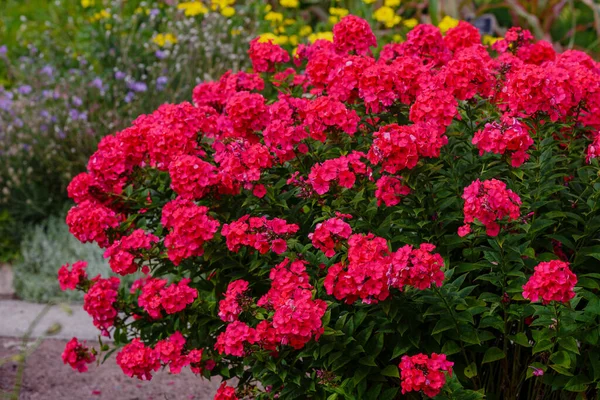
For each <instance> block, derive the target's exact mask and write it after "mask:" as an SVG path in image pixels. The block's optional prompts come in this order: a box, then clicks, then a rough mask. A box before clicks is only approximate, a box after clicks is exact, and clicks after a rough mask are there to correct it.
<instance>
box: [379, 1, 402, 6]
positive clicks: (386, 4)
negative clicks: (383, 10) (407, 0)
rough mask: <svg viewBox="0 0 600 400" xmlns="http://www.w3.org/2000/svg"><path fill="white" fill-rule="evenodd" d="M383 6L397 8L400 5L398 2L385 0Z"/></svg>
mask: <svg viewBox="0 0 600 400" xmlns="http://www.w3.org/2000/svg"><path fill="white" fill-rule="evenodd" d="M383 5H384V6H386V7H398V6H399V5H400V0H385V2H384V3H383Z"/></svg>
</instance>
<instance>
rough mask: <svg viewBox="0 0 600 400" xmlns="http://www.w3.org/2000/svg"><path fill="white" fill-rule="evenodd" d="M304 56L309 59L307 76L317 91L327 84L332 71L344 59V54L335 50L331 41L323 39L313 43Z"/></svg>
mask: <svg viewBox="0 0 600 400" xmlns="http://www.w3.org/2000/svg"><path fill="white" fill-rule="evenodd" d="M300 46H302V45H300ZM299 49H300V48H299ZM304 57H306V58H307V59H308V62H307V63H306V76H307V77H308V80H309V82H310V84H311V85H312V86H313V87H314V88H315V91H316V92H317V93H319V91H320V90H322V89H324V88H325V87H326V86H327V84H328V83H329V80H330V75H331V73H332V71H336V70H337V68H338V67H339V66H340V65H342V63H343V60H344V57H343V56H342V55H340V54H337V53H336V52H335V49H334V48H333V44H332V43H331V42H328V41H322V40H317V41H316V42H315V43H313V45H312V46H310V47H309V48H308V49H307V50H306V54H305V55H304Z"/></svg>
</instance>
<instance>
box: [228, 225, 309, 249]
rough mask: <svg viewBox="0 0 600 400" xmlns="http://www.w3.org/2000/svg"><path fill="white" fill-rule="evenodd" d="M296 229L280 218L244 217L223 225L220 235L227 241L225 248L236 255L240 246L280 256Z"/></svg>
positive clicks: (296, 227) (297, 227)
mask: <svg viewBox="0 0 600 400" xmlns="http://www.w3.org/2000/svg"><path fill="white" fill-rule="evenodd" d="M298 229H300V227H299V226H298V225H296V224H288V223H287V222H286V221H285V220H283V219H281V218H274V219H267V218H265V217H251V216H250V215H244V216H243V217H241V218H240V219H238V220H236V221H233V222H231V223H230V224H224V225H223V229H222V230H221V234H222V235H223V236H225V238H226V239H227V248H228V249H229V250H231V251H233V252H236V253H237V252H238V251H239V250H240V247H241V246H249V247H252V248H254V249H256V250H258V252H259V253H260V254H266V253H267V252H268V251H269V249H270V250H272V251H273V252H274V253H276V254H282V253H284V252H285V251H286V250H287V241H286V239H287V238H288V237H290V236H292V235H293V234H294V233H296V232H298Z"/></svg>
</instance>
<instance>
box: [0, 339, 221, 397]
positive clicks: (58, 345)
mask: <svg viewBox="0 0 600 400" xmlns="http://www.w3.org/2000/svg"><path fill="white" fill-rule="evenodd" d="M66 343H67V341H65V340H56V339H44V340H43V341H42V342H41V344H40V345H39V347H37V348H36V349H35V350H34V351H33V353H31V354H30V356H29V357H28V358H27V361H26V364H25V365H26V366H25V373H24V379H23V385H22V389H21V396H20V400H103V399H107V400H210V399H212V398H213V396H214V394H215V392H216V390H217V388H218V386H219V383H220V382H219V380H218V379H214V380H213V381H207V380H203V379H200V378H198V377H197V376H195V375H193V374H192V373H191V372H190V371H189V370H184V371H183V372H182V373H181V374H180V375H170V374H169V373H168V372H167V371H159V372H157V373H156V374H155V375H154V378H153V379H152V380H151V381H149V382H143V381H140V380H138V379H135V378H134V379H132V378H129V377H128V376H125V375H124V374H123V372H122V371H121V369H120V368H119V366H117V365H116V363H115V359H114V355H113V356H112V357H111V358H109V359H108V360H107V361H106V362H105V363H104V364H103V365H100V366H96V365H95V364H92V365H90V366H89V367H90V369H89V371H88V372H85V373H78V372H77V371H74V370H72V369H71V367H69V366H68V365H64V364H63V362H62V359H61V354H62V351H63V349H64V347H65V344H66ZM19 346H20V340H19V339H15V338H5V337H0V389H2V393H5V392H6V391H8V390H11V389H12V387H13V385H14V382H15V377H16V374H17V363H16V362H14V361H9V362H7V363H4V364H2V361H1V360H3V359H5V358H7V357H11V356H12V355H14V354H16V353H18V352H19V349H20V347H19ZM2 398H4V397H2Z"/></svg>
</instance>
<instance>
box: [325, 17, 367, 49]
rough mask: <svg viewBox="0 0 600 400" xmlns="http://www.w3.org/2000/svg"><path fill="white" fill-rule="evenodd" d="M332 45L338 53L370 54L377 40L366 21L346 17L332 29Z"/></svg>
mask: <svg viewBox="0 0 600 400" xmlns="http://www.w3.org/2000/svg"><path fill="white" fill-rule="evenodd" d="M333 45H334V46H335V49H336V50H337V51H338V52H340V53H354V54H358V55H366V54H370V53H371V50H370V48H371V47H377V38H376V37H375V35H374V34H373V31H372V30H371V26H370V25H369V23H368V22H367V21H365V20H364V19H362V18H359V17H356V16H354V15H347V16H345V17H344V18H342V19H341V20H340V22H339V23H337V24H335V26H334V27H333Z"/></svg>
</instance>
